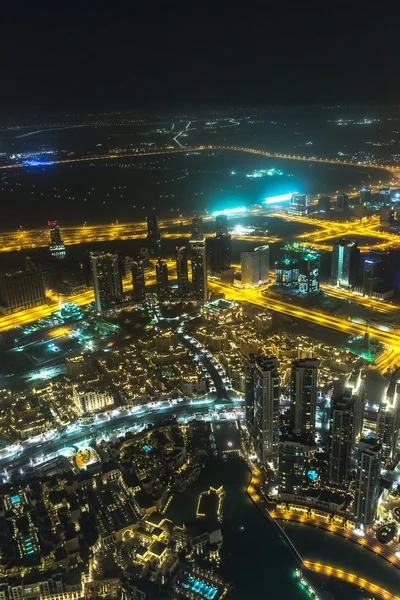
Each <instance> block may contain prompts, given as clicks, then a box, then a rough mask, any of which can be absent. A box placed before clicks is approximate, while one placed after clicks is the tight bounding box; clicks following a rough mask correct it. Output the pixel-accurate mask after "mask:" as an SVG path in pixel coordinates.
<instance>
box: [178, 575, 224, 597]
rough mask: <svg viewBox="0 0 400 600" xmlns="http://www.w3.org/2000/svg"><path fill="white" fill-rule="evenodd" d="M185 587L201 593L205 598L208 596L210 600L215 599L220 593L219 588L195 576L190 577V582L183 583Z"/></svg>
mask: <svg viewBox="0 0 400 600" xmlns="http://www.w3.org/2000/svg"><path fill="white" fill-rule="evenodd" d="M183 587H185V588H188V589H190V590H191V591H192V592H194V593H195V594H199V596H202V597H203V598H208V599H209V600H213V598H215V596H216V595H217V593H218V590H217V588H215V587H212V586H210V585H207V584H206V583H204V582H203V581H200V580H199V579H194V577H191V576H190V577H189V578H188V582H187V583H184V584H183Z"/></svg>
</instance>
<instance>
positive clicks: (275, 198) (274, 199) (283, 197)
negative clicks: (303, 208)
mask: <svg viewBox="0 0 400 600" xmlns="http://www.w3.org/2000/svg"><path fill="white" fill-rule="evenodd" d="M298 193H299V192H290V193H289V194H280V195H279V196H268V198H265V204H275V203H276V202H285V201H286V200H290V199H291V198H292V196H293V194H298Z"/></svg>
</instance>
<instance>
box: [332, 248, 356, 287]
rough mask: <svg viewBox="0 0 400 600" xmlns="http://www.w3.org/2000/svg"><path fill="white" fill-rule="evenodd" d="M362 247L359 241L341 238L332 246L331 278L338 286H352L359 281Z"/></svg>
mask: <svg viewBox="0 0 400 600" xmlns="http://www.w3.org/2000/svg"><path fill="white" fill-rule="evenodd" d="M359 263H360V249H359V248H358V247H357V242H351V241H349V240H339V241H338V242H335V243H334V244H333V246H332V269H331V279H332V282H334V283H335V284H336V285H337V286H339V285H344V286H351V285H354V284H355V283H356V281H357V275H358V267H359Z"/></svg>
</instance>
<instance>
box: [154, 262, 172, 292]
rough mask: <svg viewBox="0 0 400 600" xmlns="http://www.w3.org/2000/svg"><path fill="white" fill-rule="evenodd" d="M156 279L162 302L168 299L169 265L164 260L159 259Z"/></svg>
mask: <svg viewBox="0 0 400 600" xmlns="http://www.w3.org/2000/svg"><path fill="white" fill-rule="evenodd" d="M156 280H157V298H158V300H159V301H160V302H163V301H164V300H168V298H169V286H168V265H167V263H166V262H164V261H163V260H161V259H159V260H158V262H157V264H156Z"/></svg>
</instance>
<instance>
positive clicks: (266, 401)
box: [253, 357, 280, 462]
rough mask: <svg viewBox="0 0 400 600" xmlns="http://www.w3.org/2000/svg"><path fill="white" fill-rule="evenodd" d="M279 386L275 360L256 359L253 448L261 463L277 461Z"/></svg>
mask: <svg viewBox="0 0 400 600" xmlns="http://www.w3.org/2000/svg"><path fill="white" fill-rule="evenodd" d="M279 384H280V376H279V371H278V361H277V360H276V358H266V357H258V358H257V361H256V364H255V367H254V434H253V435H254V447H255V449H256V453H257V456H258V458H259V459H260V461H261V462H266V461H270V460H275V461H276V460H277V458H278V440H279Z"/></svg>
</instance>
